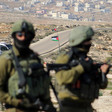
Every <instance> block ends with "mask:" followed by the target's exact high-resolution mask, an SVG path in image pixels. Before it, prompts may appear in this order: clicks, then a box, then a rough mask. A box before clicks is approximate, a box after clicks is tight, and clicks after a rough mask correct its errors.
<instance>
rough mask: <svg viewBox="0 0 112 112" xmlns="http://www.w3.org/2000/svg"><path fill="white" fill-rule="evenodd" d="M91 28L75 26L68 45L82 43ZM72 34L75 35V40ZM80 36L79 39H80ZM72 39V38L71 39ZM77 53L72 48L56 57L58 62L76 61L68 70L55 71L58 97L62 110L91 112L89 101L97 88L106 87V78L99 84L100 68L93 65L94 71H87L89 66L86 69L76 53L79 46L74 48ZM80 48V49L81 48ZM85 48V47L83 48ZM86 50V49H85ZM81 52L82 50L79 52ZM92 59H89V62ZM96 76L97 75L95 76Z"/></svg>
mask: <svg viewBox="0 0 112 112" xmlns="http://www.w3.org/2000/svg"><path fill="white" fill-rule="evenodd" d="M91 32H92V31H91V29H90V28H89V27H83V26H80V27H77V28H76V29H74V30H73V32H72V34H71V35H72V39H70V41H69V42H70V45H71V46H75V43H78V44H79V43H82V42H83V41H84V40H86V39H88V38H91V37H89V36H87V35H88V33H89V35H90V36H92V35H93V32H92V33H91ZM74 36H76V39H77V40H75V39H74V38H75V37H74ZM80 38H81V39H80ZM73 39H74V40H73ZM76 46H77V45H76ZM75 49H76V51H77V53H73V50H74V49H73V50H70V51H69V52H68V53H62V54H60V55H59V56H58V58H57V59H56V63H58V64H69V66H70V63H71V62H73V61H74V62H76V63H77V62H78V63H77V64H76V65H74V66H70V68H69V69H68V70H59V71H57V73H56V81H57V84H58V86H57V87H56V88H57V91H58V97H59V99H60V101H61V104H62V110H63V111H64V112H93V111H94V109H93V108H92V106H91V103H92V102H93V101H94V100H95V99H96V98H98V95H99V89H100V88H103V89H104V88H106V86H107V80H106V79H105V84H104V85H103V87H102V86H101V83H102V81H101V80H102V79H101V77H100V76H101V74H102V72H101V70H100V68H97V67H96V66H95V65H94V67H96V68H95V71H94V70H93V69H92V68H90V69H89V71H86V69H88V68H89V66H88V65H90V66H91V64H89V63H88V62H85V64H86V63H88V65H87V67H86V69H85V67H84V66H83V64H82V63H81V62H80V58H81V55H79V56H76V55H78V49H79V46H78V47H76V48H75ZM81 50H82V49H81ZM84 50H85V49H84ZM85 51H86V50H85ZM81 53H82V52H81ZM75 54H76V55H75ZM92 61H93V60H92V59H91V62H92ZM97 76H98V77H97Z"/></svg>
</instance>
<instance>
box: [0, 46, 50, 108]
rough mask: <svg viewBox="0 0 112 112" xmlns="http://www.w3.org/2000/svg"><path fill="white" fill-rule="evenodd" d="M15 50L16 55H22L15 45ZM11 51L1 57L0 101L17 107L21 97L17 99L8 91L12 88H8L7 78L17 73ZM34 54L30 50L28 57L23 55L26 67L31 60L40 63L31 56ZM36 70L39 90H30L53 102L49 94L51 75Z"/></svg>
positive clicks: (47, 101)
mask: <svg viewBox="0 0 112 112" xmlns="http://www.w3.org/2000/svg"><path fill="white" fill-rule="evenodd" d="M13 50H14V52H15V54H16V56H17V57H20V54H19V52H18V50H17V49H16V48H15V47H13ZM10 52H11V51H7V52H5V53H4V54H3V55H2V56H1V57H0V60H1V63H0V64H1V66H0V101H2V102H4V103H6V104H7V105H6V106H7V108H10V107H12V108H13V107H17V106H18V104H19V99H17V98H16V97H12V96H11V95H10V94H9V93H8V91H11V90H8V89H9V88H8V82H7V80H9V79H10V78H11V77H12V76H13V75H14V74H15V73H16V70H15V67H14V64H13V60H12V59H11V56H9V55H10ZM32 54H34V53H33V52H32V51H31V50H29V53H28V54H27V57H23V58H22V59H21V63H24V64H23V65H24V69H25V68H28V67H29V64H28V63H29V61H30V60H32V61H33V62H37V63H38V60H37V59H33V58H32V59H31V58H30V57H31V56H32ZM23 65H22V66H23ZM36 72H37V73H36V75H37V76H36V78H37V79H36V82H38V83H37V85H36V89H37V90H35V91H33V92H36V93H32V91H30V90H29V91H28V92H31V93H32V94H36V96H41V95H42V96H41V97H42V98H43V99H44V102H46V103H48V104H52V103H51V102H50V96H49V81H50V79H49V77H47V75H46V74H38V72H39V71H36ZM39 75H40V76H39ZM39 79H40V80H39ZM13 82H14V80H12V81H11V83H13ZM36 82H35V84H36ZM35 84H34V86H35ZM10 85H11V84H10ZM10 85H9V86H10ZM11 89H12V88H11ZM33 89H35V88H33Z"/></svg>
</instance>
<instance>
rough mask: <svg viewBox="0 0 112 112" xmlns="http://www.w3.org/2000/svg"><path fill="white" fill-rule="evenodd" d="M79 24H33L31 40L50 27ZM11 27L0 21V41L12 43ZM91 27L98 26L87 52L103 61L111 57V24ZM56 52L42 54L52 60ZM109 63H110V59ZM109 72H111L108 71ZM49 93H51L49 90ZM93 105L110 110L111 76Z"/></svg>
mask: <svg viewBox="0 0 112 112" xmlns="http://www.w3.org/2000/svg"><path fill="white" fill-rule="evenodd" d="M77 25H79V24H72V25H62V24H60V25H59V24H58V25H57V24H46V25H45V24H34V26H35V31H36V39H35V40H34V41H33V42H36V41H39V40H40V39H42V38H44V37H45V36H47V35H49V34H51V33H54V32H53V30H52V29H54V28H57V31H62V30H66V29H70V28H73V27H75V26H77ZM11 27H12V23H0V42H2V41H5V42H7V43H12V40H11V38H10V37H11V35H10V32H11ZM92 27H93V28H95V29H96V28H100V30H95V36H94V38H93V44H92V47H91V49H90V52H89V54H88V55H89V56H91V57H92V58H93V59H94V60H95V61H97V62H104V60H107V58H109V57H110V58H111V54H112V25H111V24H102V25H101V24H92ZM68 49H69V46H68V45H66V46H64V47H63V48H61V50H62V52H63V51H65V50H66V51H67V50H68ZM57 55H58V52H55V53H50V54H49V55H46V56H42V58H43V59H44V61H46V62H54V61H55V59H56V57H57ZM109 63H112V61H111V60H110V62H109ZM110 73H111V72H110ZM51 94H53V93H52V92H51ZM52 99H53V102H54V103H56V100H55V98H54V96H53V95H52ZM93 107H94V108H95V109H97V111H98V112H112V78H111V77H110V78H109V85H108V88H107V89H106V90H101V96H100V98H99V99H98V100H95V102H94V103H93Z"/></svg>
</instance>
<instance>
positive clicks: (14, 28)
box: [11, 20, 35, 35]
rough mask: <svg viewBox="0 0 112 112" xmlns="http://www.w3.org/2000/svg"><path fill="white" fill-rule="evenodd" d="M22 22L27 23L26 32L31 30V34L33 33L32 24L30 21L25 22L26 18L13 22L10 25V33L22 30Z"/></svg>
mask: <svg viewBox="0 0 112 112" xmlns="http://www.w3.org/2000/svg"><path fill="white" fill-rule="evenodd" d="M23 23H25V24H27V27H26V30H27V31H28V32H31V33H32V34H33V35H35V31H34V27H33V25H32V23H30V22H27V21H26V20H19V21H17V22H15V23H14V25H13V26H12V32H11V33H12V34H13V33H15V32H18V31H23V29H22V25H23Z"/></svg>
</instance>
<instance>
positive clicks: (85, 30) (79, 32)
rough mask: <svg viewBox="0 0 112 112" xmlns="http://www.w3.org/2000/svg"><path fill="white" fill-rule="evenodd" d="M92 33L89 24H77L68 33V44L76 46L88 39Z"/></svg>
mask: <svg viewBox="0 0 112 112" xmlns="http://www.w3.org/2000/svg"><path fill="white" fill-rule="evenodd" d="M93 35H94V31H93V29H92V28H91V27H89V26H78V27H76V28H74V29H73V30H72V31H71V33H70V38H69V45H70V46H77V45H79V44H81V43H82V42H84V41H86V40H89V39H91V38H92V36H93Z"/></svg>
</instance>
